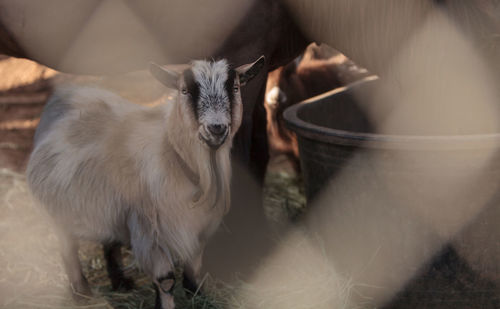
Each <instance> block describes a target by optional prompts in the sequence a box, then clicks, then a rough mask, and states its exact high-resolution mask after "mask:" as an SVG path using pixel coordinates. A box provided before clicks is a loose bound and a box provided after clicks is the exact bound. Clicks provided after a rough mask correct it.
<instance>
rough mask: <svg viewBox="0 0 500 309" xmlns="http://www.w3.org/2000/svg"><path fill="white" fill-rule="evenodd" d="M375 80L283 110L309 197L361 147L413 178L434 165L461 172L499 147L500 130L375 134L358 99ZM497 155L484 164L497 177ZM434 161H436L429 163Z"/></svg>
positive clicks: (495, 179)
mask: <svg viewBox="0 0 500 309" xmlns="http://www.w3.org/2000/svg"><path fill="white" fill-rule="evenodd" d="M377 85H378V80H377V78H376V77H367V78H365V79H363V80H361V81H359V82H356V83H353V84H351V85H350V86H348V87H343V88H338V89H335V90H332V91H330V92H327V93H324V94H322V95H319V96H316V97H313V98H310V99H308V100H305V101H303V102H301V103H299V104H296V105H294V106H291V107H289V108H288V109H286V110H285V112H284V118H285V121H286V125H287V126H288V128H289V129H290V130H292V131H294V132H295V133H296V135H297V139H298V144H299V152H300V161H301V168H302V172H303V176H304V181H305V186H306V195H307V198H308V200H309V201H310V200H312V199H313V198H314V197H315V196H316V195H317V194H318V192H320V191H321V189H322V188H323V187H324V186H325V185H326V184H327V183H328V182H329V180H331V179H332V177H334V176H335V174H336V173H337V172H339V171H340V170H341V169H343V168H345V167H346V166H347V163H348V162H349V161H350V160H351V159H352V157H353V156H354V155H355V154H356V153H359V152H366V153H369V155H370V157H373V155H377V156H378V157H379V158H383V159H382V160H379V162H377V164H379V165H380V164H381V165H384V166H385V169H384V168H382V170H383V172H384V173H386V174H394V173H396V174H398V175H401V174H406V175H407V177H408V178H411V176H412V175H418V174H420V175H422V174H425V173H426V171H429V170H432V169H434V168H438V169H440V168H441V169H442V170H443V173H449V172H452V173H453V172H454V170H456V171H457V172H460V171H461V168H462V167H463V165H464V164H475V161H476V159H477V160H481V159H482V157H481V156H482V155H483V154H484V153H485V152H483V150H493V151H496V150H497V149H498V148H499V145H500V133H494V134H475V135H473V134H471V135H461V136H453V135H448V136H437V135H436V136H428V135H426V136H419V135H383V134H377V132H376V130H375V127H374V125H373V124H372V123H371V121H370V119H369V117H368V116H367V115H366V114H365V112H364V110H363V108H361V107H360V105H361V104H360V102H359V101H358V99H359V98H364V101H366V100H367V98H368V100H369V97H370V95H371V93H373V91H374V89H375V87H377ZM364 104H365V106H366V104H367V103H366V102H365V103H364ZM384 108H387V106H386V107H384ZM420 154H422V157H423V158H424V159H423V160H418V159H415V160H414V161H413V162H412V164H406V163H405V162H403V163H402V162H395V161H394V160H393V159H394V158H400V157H401V156H404V157H412V158H413V157H415V156H419V155H420ZM496 161H497V162H498V163H497V164H494V166H491V167H489V168H488V171H487V174H488V175H486V176H489V180H491V181H493V182H496V183H500V160H496ZM433 162H435V164H436V166H432V164H434V163H433ZM429 164H430V166H429ZM351 165H352V164H351ZM455 165H456V166H455ZM379 170H380V169H379ZM367 176H371V175H367ZM451 176H452V175H450V177H451ZM394 180H395V181H400V180H401V179H400V177H399V178H395V179H394ZM375 181H376V180H375Z"/></svg>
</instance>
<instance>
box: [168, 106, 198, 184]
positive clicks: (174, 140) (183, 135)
mask: <svg viewBox="0 0 500 309" xmlns="http://www.w3.org/2000/svg"><path fill="white" fill-rule="evenodd" d="M176 113H177V110H176V109H175V108H173V109H171V110H170V111H169V112H168V113H167V132H166V138H167V140H168V142H169V144H170V145H171V146H172V148H173V150H174V151H175V152H176V159H177V160H179V161H180V160H182V161H181V162H179V163H180V165H182V164H185V165H186V167H187V168H188V169H189V170H190V171H191V172H192V173H194V174H195V175H196V176H198V175H199V170H198V164H197V157H196V154H198V153H200V152H201V151H206V150H205V149H203V146H202V145H201V143H200V141H199V140H198V138H195V137H193V136H194V134H193V133H192V131H190V130H187V129H186V128H185V126H183V125H182V123H179V122H180V119H182V118H181V117H180V115H178V114H176ZM177 156H178V157H177ZM183 169H184V168H183ZM188 173H189V172H188ZM186 176H188V178H192V177H191V176H190V175H186Z"/></svg>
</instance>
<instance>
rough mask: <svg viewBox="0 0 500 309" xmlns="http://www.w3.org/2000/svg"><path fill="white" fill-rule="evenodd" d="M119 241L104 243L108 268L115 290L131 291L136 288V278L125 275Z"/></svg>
mask: <svg viewBox="0 0 500 309" xmlns="http://www.w3.org/2000/svg"><path fill="white" fill-rule="evenodd" d="M121 247H122V246H121V244H120V243H119V242H111V243H105V244H103V251H104V258H105V259H106V270H107V271H108V276H109V279H110V280H111V286H112V287H113V290H124V291H129V290H131V289H133V288H134V280H133V279H131V278H128V277H126V276H125V275H124V273H123V270H122V252H121Z"/></svg>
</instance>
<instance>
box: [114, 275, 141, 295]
mask: <svg viewBox="0 0 500 309" xmlns="http://www.w3.org/2000/svg"><path fill="white" fill-rule="evenodd" d="M111 286H112V287H113V290H114V291H123V292H128V291H130V290H133V289H134V288H135V284H134V280H133V279H132V278H128V277H123V278H120V279H118V280H114V281H113V282H112V283H111Z"/></svg>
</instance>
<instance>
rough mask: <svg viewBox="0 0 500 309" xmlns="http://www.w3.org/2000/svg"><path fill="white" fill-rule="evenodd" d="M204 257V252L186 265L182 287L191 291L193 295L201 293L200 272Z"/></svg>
mask: <svg viewBox="0 0 500 309" xmlns="http://www.w3.org/2000/svg"><path fill="white" fill-rule="evenodd" d="M202 257H203V250H202V251H201V252H200V253H199V254H198V255H196V256H195V258H194V259H193V260H192V261H191V262H190V263H186V265H184V275H183V281H182V285H183V287H184V288H185V289H186V290H188V291H190V292H191V293H192V294H195V293H197V292H198V293H199V284H200V271H201V261H202Z"/></svg>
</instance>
